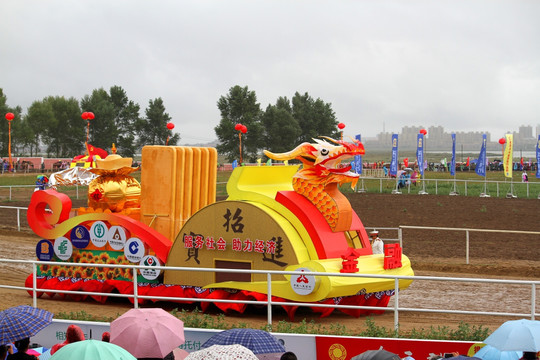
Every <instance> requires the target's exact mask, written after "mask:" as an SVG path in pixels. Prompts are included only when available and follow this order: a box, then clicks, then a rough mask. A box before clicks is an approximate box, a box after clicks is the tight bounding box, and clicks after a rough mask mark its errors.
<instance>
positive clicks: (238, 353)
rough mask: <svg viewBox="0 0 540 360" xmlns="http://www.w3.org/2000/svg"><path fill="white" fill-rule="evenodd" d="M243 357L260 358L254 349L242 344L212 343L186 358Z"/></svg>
mask: <svg viewBox="0 0 540 360" xmlns="http://www.w3.org/2000/svg"><path fill="white" fill-rule="evenodd" d="M224 359H242V360H259V359H258V358H257V357H256V356H255V354H254V353H253V351H251V350H249V349H248V348H246V347H244V346H242V345H238V344H236V345H212V346H210V347H207V348H205V349H202V350H199V351H195V352H192V353H191V354H189V355H188V356H187V357H186V358H185V360H224Z"/></svg>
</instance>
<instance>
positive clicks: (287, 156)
mask: <svg viewBox="0 0 540 360" xmlns="http://www.w3.org/2000/svg"><path fill="white" fill-rule="evenodd" d="M306 146H309V147H312V146H311V144H310V143H307V142H306V143H302V144H300V145H298V146H297V147H296V148H295V149H293V150H291V151H289V152H286V153H281V154H274V153H272V152H270V151H268V150H263V153H264V155H266V156H268V157H269V158H270V159H273V160H280V161H283V160H291V159H294V158H296V157H297V156H300V155H302V154H305V153H306Z"/></svg>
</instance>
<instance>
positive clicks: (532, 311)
mask: <svg viewBox="0 0 540 360" xmlns="http://www.w3.org/2000/svg"><path fill="white" fill-rule="evenodd" d="M0 263H15V264H31V265H32V274H33V282H32V286H31V287H25V286H13V285H4V284H0V288H5V289H15V290H23V291H31V292H32V299H33V300H32V302H33V306H34V307H37V305H38V304H37V300H38V297H37V293H38V292H46V293H61V294H74V295H95V296H107V297H121V298H133V306H134V307H135V308H137V307H138V300H139V299H148V300H150V299H152V300H164V301H191V302H193V301H195V302H220V303H234V304H238V303H239V304H248V305H266V307H267V322H268V324H267V325H268V327H269V328H270V329H271V326H272V305H282V306H309V307H322V308H328V307H331V308H337V309H340V308H344V309H361V310H376V311H393V312H394V328H395V329H396V330H397V329H398V326H399V312H425V313H444V314H465V315H486V316H507V317H521V318H526V317H530V319H531V320H535V318H537V317H538V316H540V314H539V313H537V312H536V288H537V286H538V285H540V281H530V280H499V279H479V278H456V277H433V276H397V275H374V274H357V273H326V272H311V273H310V275H313V276H332V277H335V276H338V277H353V278H354V277H361V278H378V279H393V280H394V292H395V293H394V305H393V306H389V307H375V306H356V305H337V304H318V303H302V302H280V301H272V275H279V276H283V275H305V272H302V271H273V270H245V269H215V268H193V267H172V266H171V267H169V266H152V267H148V266H140V265H113V264H90V263H69V262H51V261H47V262H40V261H34V260H13V259H0ZM40 264H47V265H60V266H78V267H107V268H127V269H131V270H132V274H137V271H136V270H138V269H148V268H151V269H154V270H158V269H159V270H173V271H191V272H193V271H194V272H214V273H217V272H227V273H249V274H266V277H267V285H268V287H267V295H268V296H267V300H266V301H252V300H226V299H204V298H186V297H169V296H145V295H139V294H138V286H137V285H138V283H137V277H136V276H133V275H132V278H133V280H132V282H133V285H134V286H133V289H134V290H133V294H118V293H100V292H86V291H72V290H56V289H41V288H38V287H37V266H38V265H40ZM399 280H413V281H418V280H429V281H456V282H468V283H471V282H472V283H494V284H514V285H523V286H530V288H531V292H530V301H531V308H530V312H529V313H516V312H494V311H465V310H445V309H426V308H405V307H400V306H399Z"/></svg>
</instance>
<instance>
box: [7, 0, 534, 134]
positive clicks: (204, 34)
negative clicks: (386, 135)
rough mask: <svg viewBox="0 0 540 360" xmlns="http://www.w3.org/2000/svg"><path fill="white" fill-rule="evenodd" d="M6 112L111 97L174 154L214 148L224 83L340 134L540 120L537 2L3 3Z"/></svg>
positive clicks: (498, 126) (509, 126)
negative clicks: (162, 137) (323, 121)
mask: <svg viewBox="0 0 540 360" xmlns="http://www.w3.org/2000/svg"><path fill="white" fill-rule="evenodd" d="M1 7H2V14H3V16H2V21H1V22H0V31H1V33H2V36H1V37H0V45H1V48H2V56H0V69H2V70H1V75H2V76H1V77H0V79H1V84H0V87H2V88H4V92H5V93H6V95H7V96H8V104H9V105H11V106H14V105H21V106H23V108H25V109H26V108H27V107H28V106H30V104H31V103H32V101H34V100H41V99H42V98H43V97H45V96H48V95H62V96H74V97H76V98H80V97H82V96H84V95H86V94H89V93H90V92H91V91H92V90H93V89H95V88H99V87H103V88H105V89H108V88H109V87H110V86H113V85H120V86H122V87H123V88H124V89H125V90H126V92H127V93H128V96H129V97H130V98H131V99H133V100H134V101H136V102H138V103H139V104H140V105H141V107H142V108H143V110H144V108H145V107H146V106H147V105H148V101H149V100H150V99H154V98H157V97H162V98H163V100H164V102H165V106H166V108H167V111H168V112H169V114H170V115H171V116H172V118H173V122H174V123H175V125H176V128H175V130H177V131H179V132H180V134H181V136H182V138H183V140H182V142H183V143H193V142H197V141H207V140H208V141H209V140H212V139H214V138H215V135H214V131H213V128H214V127H215V126H216V125H217V124H218V123H219V111H218V110H217V107H216V102H217V100H218V98H219V97H220V96H222V95H226V94H227V92H228V89H229V88H230V87H232V86H234V85H237V84H238V85H241V86H245V85H247V86H248V87H249V88H250V89H251V90H254V91H255V92H256V93H257V96H258V99H259V102H260V103H261V106H262V108H263V109H264V108H265V107H266V106H267V105H268V104H269V103H274V102H275V100H276V99H277V98H278V97H279V96H287V97H289V98H290V97H292V96H293V94H294V93H295V92H296V91H298V92H300V93H304V92H308V93H309V94H310V95H311V96H313V97H315V98H318V97H320V98H321V99H323V100H324V101H326V102H330V103H332V105H333V108H334V110H335V112H336V114H337V116H338V119H339V120H340V121H342V122H344V123H345V124H346V126H347V127H346V129H345V130H346V133H349V134H350V135H354V134H358V133H361V134H362V135H363V136H364V137H369V136H374V135H375V134H376V133H378V132H380V131H382V130H383V124H384V126H385V128H386V130H387V131H394V132H397V131H399V130H400V129H401V127H403V126H409V125H423V126H430V125H442V126H444V127H445V128H446V129H447V131H489V132H491V133H492V136H493V137H498V136H501V135H502V134H503V133H504V132H505V131H514V130H516V129H517V127H518V126H519V125H522V124H530V125H533V126H536V125H537V124H539V123H540V121H539V119H538V114H539V113H540V102H539V101H538V99H539V97H540V96H539V95H540V43H539V42H538V38H539V35H540V27H539V25H538V21H537V19H538V16H539V15H540V2H538V1H532V0H531V1H521V0H520V1H511V0H505V1H487V0H485V1H451V0H443V1H414V0H413V1H406V2H404V1H389V0H381V1H368V0H357V1H352V0H351V1H330V0H325V1H321V0H320V1H307V0H300V1H285V0H259V1H249V0H243V1H222V0H206V1H204V0H203V1H200V0H193V1H178V0H167V1H152V2H150V1H142V0H131V1H125V0H124V1H120V0H115V1H107V0H97V1H92V2H82V1H79V2H73V1H68V0H53V1H47V2H44V1H39V0H18V1H11V2H4V3H3V4H2V6H1Z"/></svg>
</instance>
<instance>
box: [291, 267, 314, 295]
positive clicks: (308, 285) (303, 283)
mask: <svg viewBox="0 0 540 360" xmlns="http://www.w3.org/2000/svg"><path fill="white" fill-rule="evenodd" d="M295 271H302V272H306V273H308V272H310V271H311V270H309V269H307V268H298V269H295ZM316 284H317V282H316V279H315V276H313V275H307V274H301V275H291V287H292V289H293V291H294V292H295V293H297V294H298V295H309V294H311V293H312V292H313V291H314V290H315V285H316Z"/></svg>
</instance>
